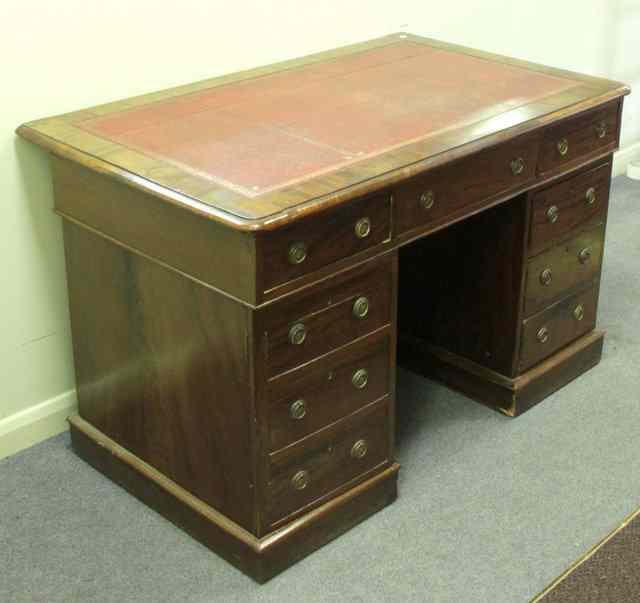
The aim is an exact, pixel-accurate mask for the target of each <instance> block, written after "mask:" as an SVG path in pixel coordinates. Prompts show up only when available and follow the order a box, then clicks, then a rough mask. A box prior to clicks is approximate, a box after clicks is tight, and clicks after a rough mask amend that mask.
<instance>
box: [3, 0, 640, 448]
mask: <svg viewBox="0 0 640 603" xmlns="http://www.w3.org/2000/svg"><path fill="white" fill-rule="evenodd" d="M400 30H407V31H411V32H413V33H417V34H422V35H426V36H431V37H435V38H440V39H443V40H447V41H451V42H456V43H460V44H464V45H468V46H474V47H477V48H482V49H485V50H490V51H494V52H500V53H506V54H511V55H514V56H517V57H520V58H524V59H528V60H533V61H537V62H541V63H547V64H549V65H554V66H557V67H563V68H567V69H573V70H577V71H583V72H585V73H591V74H595V75H602V76H606V77H610V78H612V79H618V80H623V81H625V82H627V83H631V84H632V85H633V84H634V83H635V84H636V85H637V84H638V83H640V82H639V80H640V59H639V57H640V49H639V48H638V41H639V40H640V1H638V0H626V1H624V0H620V1H614V0H595V1H592V2H590V1H589V0H581V1H574V0H553V1H552V0H537V1H536V2H527V3H518V2H513V1H498V0H473V1H468V2H464V1H458V2H451V3H446V2H445V3H443V2H432V3H430V2H425V1H424V0H415V1H414V0H396V1H395V2H373V1H371V0H369V1H363V0H362V1H354V0H323V1H321V2H320V1H318V2H315V1H314V2H310V1H308V0H307V1H305V0H296V1H288V0H279V1H272V2H268V1H266V0H265V1H263V2H257V1H248V2H242V1H237V2H220V1H216V0H208V1H205V0H181V1H180V2H177V1H175V2H162V1H161V0H153V1H151V0H109V1H108V2H106V1H105V2H99V1H97V0H93V1H91V0H90V1H87V0H67V1H66V2H50V1H44V0H3V1H2V3H1V5H0V57H2V69H1V72H0V73H1V75H0V77H1V80H0V81H2V94H1V96H0V99H1V100H0V102H1V104H0V107H1V111H0V192H1V193H2V195H1V199H2V204H1V207H2V220H1V221H0V252H1V255H0V257H2V261H3V269H2V271H1V272H0V291H1V296H0V383H1V389H0V458H1V457H2V456H3V455H6V454H10V453H11V452H13V451H15V450H18V449H20V448H23V447H25V446H28V445H30V444H32V443H33V442H35V441H38V440H39V439H42V438H44V437H47V436H48V435H52V434H53V433H56V432H57V431H59V430H61V429H63V428H64V416H65V415H66V414H67V413H68V412H69V411H70V410H71V409H72V408H73V405H74V402H75V398H74V393H73V366H72V359H71V346H70V335H69V322H68V314H67V309H66V302H67V300H66V294H65V275H64V260H63V250H62V240H61V232H60V222H59V219H58V218H57V217H55V215H54V214H53V213H52V212H51V206H52V197H51V185H50V181H49V176H48V171H47V170H48V167H47V162H46V157H45V156H44V154H43V153H41V152H40V151H39V150H37V149H35V148H34V147H32V146H31V145H29V144H27V143H25V142H23V141H21V140H19V139H17V138H16V136H15V135H14V133H13V131H14V129H15V127H16V126H17V125H18V124H20V123H21V122H24V121H27V120H30V119H35V118H38V117H43V116H47V115H53V114H57V113H63V112H66V111H72V110H75V109H80V108H83V107H87V106H90V105H94V104H98V103H103V102H107V101H111V100H116V99H119V98H123V97H127V96H132V95H136V94H142V93H145V92H150V91H153V90H158V89H162V88H165V87H170V86H175V85H178V84H183V83H187V82H191V81H194V80H198V79H204V78H207V77H211V76H214V75H218V74H223V73H225V72H230V71H235V70H239V69H244V68H249V67H253V66H257V65H260V64H265V63H270V62H274V61H278V60H282V59H287V58H291V57H294V56H300V55H304V54H308V53H312V52H316V51H320V50H324V49H328V48H331V47H335V46H340V45H344V44H349V43H352V42H356V41H361V40H365V39H367V38H372V37H376V36H381V35H385V34H387V33H391V32H394V31H400ZM639 109H640V95H639V96H638V98H635V97H633V96H632V97H631V98H628V99H627V103H626V108H625V120H624V129H623V145H624V146H625V147H627V148H629V149H631V146H632V145H633V144H634V143H637V142H638V141H639V140H640V111H639ZM631 150H633V149H631ZM629 154H630V153H629Z"/></svg>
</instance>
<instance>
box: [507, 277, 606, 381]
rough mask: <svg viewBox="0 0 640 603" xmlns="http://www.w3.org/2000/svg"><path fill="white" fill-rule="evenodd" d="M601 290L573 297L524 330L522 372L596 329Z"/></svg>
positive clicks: (532, 322) (523, 328) (555, 306)
mask: <svg viewBox="0 0 640 603" xmlns="http://www.w3.org/2000/svg"><path fill="white" fill-rule="evenodd" d="M597 306H598V288H597V286H594V287H592V288H590V289H588V290H587V291H583V292H582V293H578V294H577V295H572V296H571V297H568V298H566V299H563V300H562V301H559V302H557V303H556V304H554V305H553V306H551V307H550V308H548V309H547V310H545V311H544V312H541V313H540V314H538V315H536V316H534V317H532V318H530V319H529V320H525V321H524V323H523V326H522V345H521V350H520V368H521V370H526V369H528V368H530V367H531V366H533V365H534V364H537V363H538V362H540V361H541V360H544V359H545V358H546V357H547V356H550V355H551V354H553V353H554V352H557V351H558V350H559V349H560V348H562V347H564V346H565V345H568V344H569V343H571V342H572V341H573V340H574V339H577V338H578V337H580V336H581V335H585V334H586V333H589V332H590V331H592V330H593V329H594V327H595V326H596V310H597Z"/></svg>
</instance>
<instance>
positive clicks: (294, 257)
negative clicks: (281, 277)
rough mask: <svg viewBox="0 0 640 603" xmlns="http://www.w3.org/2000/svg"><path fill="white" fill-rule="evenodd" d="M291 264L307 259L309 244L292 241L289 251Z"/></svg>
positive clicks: (288, 255) (288, 257)
mask: <svg viewBox="0 0 640 603" xmlns="http://www.w3.org/2000/svg"><path fill="white" fill-rule="evenodd" d="M287 259H288V260H289V264H292V265H294V266H295V265H296V264H302V262H304V261H305V260H306V259H307V246H306V245H305V244H304V243H302V242H297V243H291V245H289V252H288V253H287Z"/></svg>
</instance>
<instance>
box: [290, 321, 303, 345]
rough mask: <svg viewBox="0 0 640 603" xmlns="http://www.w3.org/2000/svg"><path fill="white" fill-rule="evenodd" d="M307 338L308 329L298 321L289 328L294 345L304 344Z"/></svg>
mask: <svg viewBox="0 0 640 603" xmlns="http://www.w3.org/2000/svg"><path fill="white" fill-rule="evenodd" d="M306 338H307V329H306V327H305V326H304V325H303V324H302V323H301V322H298V323H296V324H295V325H293V326H292V327H291V328H290V329H289V343H290V344H292V345H302V344H303V343H304V340H305V339H306Z"/></svg>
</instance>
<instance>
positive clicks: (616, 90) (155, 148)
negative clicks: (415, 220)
mask: <svg viewBox="0 0 640 603" xmlns="http://www.w3.org/2000/svg"><path fill="white" fill-rule="evenodd" d="M626 93H628V88H626V87H625V86H623V85H622V84H619V83H616V82H611V81H607V80H602V79H598V78H592V77H588V76H582V75H578V74H572V73H568V72H564V71H560V70H555V69H551V68H546V67H542V66H538V65H533V64H530V63H525V62H522V61H517V60H514V59H509V58H506V57H500V56H497V55H491V54H488V53H483V52H479V51H474V50H471V49H467V48H462V47H459V46H454V45H450V44H443V43H441V42H437V41H434V40H429V39H426V38H420V37H418V36H413V35H408V34H394V35H391V36H386V37H384V38H380V39H377V40H372V41H369V42H366V43H362V44H356V45H352V46H348V47H345V48H341V49H337V50H333V51H329V52H325V53H320V54H317V55H313V56H310V57H305V58H302V59H297V60H293V61H287V62H285V63H280V64H277V65H273V66H270V67H264V68H260V69H256V70H252V71H249V72H242V73H238V74H232V75H230V76H225V77H222V78H214V79H212V80H208V81H205V82H199V83H196V84H192V85H189V86H182V87H179V88H175V89H171V90H167V91H164V92H159V93H154V94H150V95H145V96H142V97H137V98H133V99H127V100H124V101H120V102H116V103H110V104H108V105H102V106H99V107H94V108H92V109H87V110H83V111H77V112H74V113H70V114H66V115H62V116H57V117H53V118H47V119H43V120H38V121H35V122H31V123H29V124H25V125H23V126H21V127H20V128H19V129H18V133H19V134H21V135H23V136H24V137H26V138H28V139H30V140H32V141H34V142H37V143H38V144H41V145H42V146H44V147H45V148H47V149H49V150H51V151H54V152H55V153H57V154H61V155H63V156H66V157H68V158H70V159H72V160H74V161H78V162H80V163H83V164H85V165H87V166H89V167H91V168H92V169H95V170H98V171H102V172H106V173H108V174H109V175H112V176H115V177H117V178H119V179H124V180H127V181H128V182H129V183H130V184H132V185H133V186H136V187H138V188H143V189H145V190H148V191H149V192H152V193H154V194H157V195H159V196H162V197H163V198H165V200H168V201H171V202H174V203H178V204H180V205H183V206H185V207H188V208H189V209H191V210H193V211H197V212H199V213H203V214H205V215H209V216H210V217H212V218H213V219H216V220H218V221H221V222H224V223H226V224H228V225H230V226H232V227H235V228H241V229H259V228H268V227H273V226H274V225H275V224H279V223H282V221H283V220H290V219H291V218H292V216H295V217H297V216H299V215H302V214H306V213H310V212H313V211H316V210H319V209H322V208H324V207H326V206H327V205H331V204H334V203H337V202H341V201H344V200H346V199H348V198H352V197H354V196H356V195H358V194H361V193H362V192H363V191H364V190H371V189H372V188H374V189H375V188H380V187H382V186H386V185H388V184H390V183H392V182H393V179H394V177H395V178H399V177H406V175H407V171H409V172H411V171H412V170H413V171H418V172H419V171H420V170H423V171H424V170H425V169H428V168H429V167H431V166H432V165H435V164H436V163H438V162H439V161H442V160H445V159H451V158H453V157H454V156H460V155H464V154H467V152H472V151H473V150H477V148H475V147H477V146H478V144H481V145H485V146H487V145H490V144H494V143H495V142H497V141H499V140H503V139H505V138H510V137H512V136H515V135H517V134H519V133H522V132H523V131H527V130H528V129H530V128H532V127H537V126H539V125H540V124H541V123H553V122H554V121H555V120H556V119H560V118H562V117H566V116H567V115H568V114H572V113H574V112H575V113H577V112H579V111H581V110H584V109H585V108H588V107H590V106H593V105H594V104H598V103H602V102H603V101H604V100H606V99H608V98H614V97H616V96H621V95H623V94H626ZM479 141H481V142H480V143H479ZM474 143H475V147H473V145H474ZM472 147H473V148H472Z"/></svg>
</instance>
